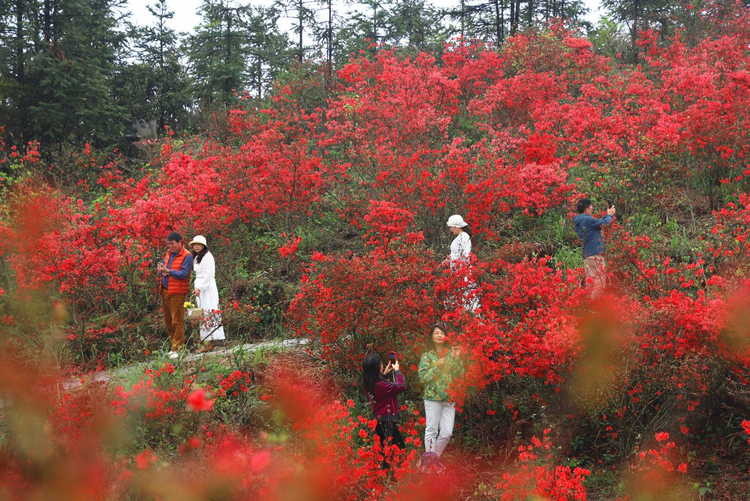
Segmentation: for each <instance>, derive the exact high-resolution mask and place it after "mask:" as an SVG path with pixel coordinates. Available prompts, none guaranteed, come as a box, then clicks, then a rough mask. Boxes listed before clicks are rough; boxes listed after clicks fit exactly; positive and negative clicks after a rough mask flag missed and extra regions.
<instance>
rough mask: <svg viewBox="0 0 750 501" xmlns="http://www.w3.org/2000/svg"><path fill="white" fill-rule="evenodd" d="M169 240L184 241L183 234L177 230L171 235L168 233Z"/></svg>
mask: <svg viewBox="0 0 750 501" xmlns="http://www.w3.org/2000/svg"><path fill="white" fill-rule="evenodd" d="M167 240H169V241H170V242H182V235H180V234H179V233H177V232H176V231H173V232H172V233H170V234H169V235H167Z"/></svg>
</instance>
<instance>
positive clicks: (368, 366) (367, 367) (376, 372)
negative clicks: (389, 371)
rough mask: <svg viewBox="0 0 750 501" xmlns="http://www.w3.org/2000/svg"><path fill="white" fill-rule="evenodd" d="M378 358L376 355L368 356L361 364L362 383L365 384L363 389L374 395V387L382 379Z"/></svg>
mask: <svg viewBox="0 0 750 501" xmlns="http://www.w3.org/2000/svg"><path fill="white" fill-rule="evenodd" d="M381 365H382V364H381V363H380V357H379V356H377V355H376V354H374V353H373V354H372V355H368V356H366V357H365V359H364V361H363V362H362V382H363V383H364V384H365V389H366V390H367V391H368V392H370V393H372V394H374V393H375V385H376V384H377V382H378V381H380V380H381V379H382V375H381V373H380V366H381Z"/></svg>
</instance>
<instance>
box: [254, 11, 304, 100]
mask: <svg viewBox="0 0 750 501" xmlns="http://www.w3.org/2000/svg"><path fill="white" fill-rule="evenodd" d="M280 15H281V13H280V12H279V10H278V8H277V7H275V6H274V7H256V8H253V9H251V10H250V11H249V15H248V17H247V19H246V20H245V30H246V31H247V34H248V49H247V50H248V61H247V65H248V69H247V72H248V90H249V91H250V92H251V94H253V95H254V97H255V98H257V99H262V98H263V96H264V94H265V93H266V92H267V91H268V90H269V89H270V87H271V85H272V83H273V81H274V80H275V79H276V78H278V76H279V75H280V74H281V73H282V72H283V71H285V70H286V69H287V68H288V67H289V64H290V63H291V61H292V60H293V58H294V50H293V49H292V48H291V47H290V45H289V38H288V37H287V36H286V35H285V34H283V33H281V31H279V27H278V21H279V17H280Z"/></svg>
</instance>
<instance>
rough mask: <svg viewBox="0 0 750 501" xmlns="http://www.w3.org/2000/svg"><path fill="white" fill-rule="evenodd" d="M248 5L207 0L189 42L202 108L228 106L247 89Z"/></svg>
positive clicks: (194, 88) (192, 72) (188, 51)
mask: <svg viewBox="0 0 750 501" xmlns="http://www.w3.org/2000/svg"><path fill="white" fill-rule="evenodd" d="M248 11H249V7H246V6H237V5H236V4H234V3H233V2H232V1H231V0H205V1H204V2H203V5H201V7H200V12H201V15H202V16H203V20H202V23H201V25H200V26H199V27H198V28H197V31H196V32H195V33H194V34H192V35H190V36H188V38H187V41H186V44H185V46H186V49H187V54H188V57H189V60H190V70H191V74H192V77H193V78H194V84H193V94H194V96H195V98H196V100H197V101H198V105H199V106H200V109H201V110H202V111H207V110H209V109H212V108H216V107H223V108H224V109H226V108H227V107H229V106H231V105H232V104H233V103H235V102H236V101H237V98H238V95H239V94H241V93H242V92H244V91H245V90H246V85H247V81H248V74H247V73H248V68H247V59H248V57H249V55H250V52H249V49H248V38H249V34H248V32H247V29H246V26H247V16H248Z"/></svg>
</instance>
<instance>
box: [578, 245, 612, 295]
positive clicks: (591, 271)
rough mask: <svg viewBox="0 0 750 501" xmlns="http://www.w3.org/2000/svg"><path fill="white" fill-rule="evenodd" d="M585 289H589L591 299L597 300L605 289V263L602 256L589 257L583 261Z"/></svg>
mask: <svg viewBox="0 0 750 501" xmlns="http://www.w3.org/2000/svg"><path fill="white" fill-rule="evenodd" d="M583 271H584V273H585V274H586V287H591V299H597V298H598V297H599V296H601V295H602V294H603V293H604V289H605V288H606V287H607V262H606V261H605V260H604V256H602V255H598V256H591V257H587V258H586V259H584V260H583Z"/></svg>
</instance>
